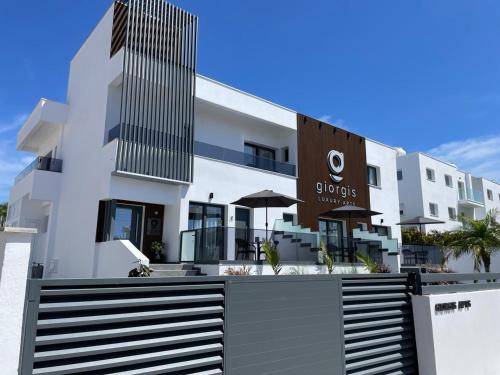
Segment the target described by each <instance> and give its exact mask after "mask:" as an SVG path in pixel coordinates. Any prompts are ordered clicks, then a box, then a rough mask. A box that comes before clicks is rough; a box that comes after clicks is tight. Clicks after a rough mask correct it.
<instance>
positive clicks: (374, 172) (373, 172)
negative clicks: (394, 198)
mask: <svg viewBox="0 0 500 375" xmlns="http://www.w3.org/2000/svg"><path fill="white" fill-rule="evenodd" d="M368 185H370V186H376V187H380V169H379V168H377V167H374V166H371V165H369V166H368Z"/></svg>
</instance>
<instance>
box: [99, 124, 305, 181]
mask: <svg viewBox="0 0 500 375" xmlns="http://www.w3.org/2000/svg"><path fill="white" fill-rule="evenodd" d="M129 131H130V132H133V134H135V137H134V138H135V139H141V137H142V135H141V134H142V133H143V132H149V135H150V138H151V139H162V138H163V139H167V138H168V139H170V140H171V142H173V143H175V142H176V141H175V139H174V140H173V137H174V136H173V135H169V134H167V133H165V132H161V131H159V130H154V129H146V128H144V127H142V126H133V125H132V126H130V130H129ZM119 137H120V125H116V126H115V127H113V128H111V129H110V130H109V132H108V139H107V141H108V142H111V141H112V140H114V139H116V138H119ZM169 137H170V138H169ZM185 141H186V140H185V139H179V141H178V142H185ZM193 151H194V155H197V156H202V157H205V158H209V159H214V160H220V161H224V162H227V163H233V164H238V165H242V166H245V167H250V168H256V169H261V170H266V171H271V172H275V173H280V174H284V175H287V176H293V177H295V176H296V174H295V173H296V172H295V165H294V164H290V163H284V162H280V161H276V160H272V159H266V158H261V157H257V156H254V155H252V154H247V153H244V152H241V151H236V150H231V149H228V148H224V147H220V146H215V145H211V144H209V143H204V142H200V141H194V150H193Z"/></svg>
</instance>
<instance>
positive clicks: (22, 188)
mask: <svg viewBox="0 0 500 375" xmlns="http://www.w3.org/2000/svg"><path fill="white" fill-rule="evenodd" d="M61 172H62V160H60V159H54V158H48V157H37V158H36V159H35V160H34V161H33V162H32V163H30V164H29V165H28V166H27V167H26V168H25V169H24V170H23V171H22V172H21V173H19V174H18V175H17V177H16V179H15V184H14V186H13V187H12V190H11V196H10V199H11V201H16V200H18V199H20V198H21V197H24V196H26V195H28V196H29V198H30V199H36V200H42V201H54V200H55V199H56V198H57V195H58V194H59V187H60V180H61Z"/></svg>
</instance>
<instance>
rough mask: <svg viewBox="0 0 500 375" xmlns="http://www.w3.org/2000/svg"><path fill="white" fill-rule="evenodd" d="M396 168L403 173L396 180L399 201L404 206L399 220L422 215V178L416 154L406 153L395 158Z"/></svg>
mask: <svg viewBox="0 0 500 375" xmlns="http://www.w3.org/2000/svg"><path fill="white" fill-rule="evenodd" d="M397 169H398V170H401V171H402V173H403V179H402V180H399V181H398V194H399V203H401V204H402V205H403V207H404V209H403V215H401V220H407V219H411V218H413V217H415V216H423V215H424V206H423V198H422V189H421V185H422V178H421V174H420V160H419V155H418V154H408V155H404V156H399V157H398V158H397Z"/></svg>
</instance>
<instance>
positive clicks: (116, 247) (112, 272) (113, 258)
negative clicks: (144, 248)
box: [94, 240, 149, 278]
mask: <svg viewBox="0 0 500 375" xmlns="http://www.w3.org/2000/svg"><path fill="white" fill-rule="evenodd" d="M139 260H140V261H141V263H142V264H143V265H145V266H149V259H148V258H147V257H146V256H145V255H144V254H142V253H141V252H140V251H139V250H137V248H136V247H135V246H134V245H132V243H131V242H130V241H127V240H118V241H108V242H101V243H97V244H96V257H95V266H94V267H95V274H94V277H103V278H108V277H128V273H129V272H130V271H131V270H132V269H134V268H137V267H138V266H139V263H138V262H139Z"/></svg>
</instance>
